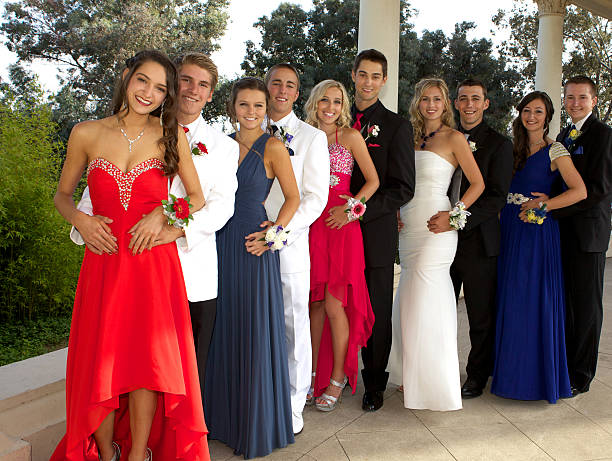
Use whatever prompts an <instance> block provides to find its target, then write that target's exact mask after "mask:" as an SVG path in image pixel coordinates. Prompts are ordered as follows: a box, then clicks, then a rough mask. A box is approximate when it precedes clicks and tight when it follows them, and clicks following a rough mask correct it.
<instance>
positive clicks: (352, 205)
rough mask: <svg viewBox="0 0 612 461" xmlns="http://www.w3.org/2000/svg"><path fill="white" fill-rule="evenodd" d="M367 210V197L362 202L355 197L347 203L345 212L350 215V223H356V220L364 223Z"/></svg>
mask: <svg viewBox="0 0 612 461" xmlns="http://www.w3.org/2000/svg"><path fill="white" fill-rule="evenodd" d="M366 208H367V206H366V204H365V197H361V200H357V199H356V198H354V197H350V198H349V199H348V200H347V201H346V208H345V210H344V212H345V213H347V214H348V220H349V222H351V221H355V220H356V219H359V220H360V221H362V220H363V215H364V213H365V211H366Z"/></svg>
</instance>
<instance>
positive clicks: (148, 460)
mask: <svg viewBox="0 0 612 461" xmlns="http://www.w3.org/2000/svg"><path fill="white" fill-rule="evenodd" d="M144 461H153V452H152V451H151V449H150V448H149V447H147V457H146V458H145V459H144Z"/></svg>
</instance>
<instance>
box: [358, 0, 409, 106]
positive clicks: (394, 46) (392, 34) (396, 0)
mask: <svg viewBox="0 0 612 461" xmlns="http://www.w3.org/2000/svg"><path fill="white" fill-rule="evenodd" d="M399 26H400V0H361V1H360V2H359V38H358V44H357V47H358V48H359V51H362V50H367V49H370V48H374V49H376V50H378V51H380V52H381V53H383V54H384V55H385V56H386V58H387V63H388V69H387V83H386V85H385V86H384V88H383V89H382V91H381V92H380V100H381V101H382V103H383V104H384V105H385V107H387V108H388V109H390V110H392V111H395V112H397V84H398V73H399Z"/></svg>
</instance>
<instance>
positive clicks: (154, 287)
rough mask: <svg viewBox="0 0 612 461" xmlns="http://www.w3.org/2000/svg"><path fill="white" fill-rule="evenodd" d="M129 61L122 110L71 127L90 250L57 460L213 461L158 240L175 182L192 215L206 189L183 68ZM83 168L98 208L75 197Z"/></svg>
mask: <svg viewBox="0 0 612 461" xmlns="http://www.w3.org/2000/svg"><path fill="white" fill-rule="evenodd" d="M126 64H127V68H126V69H125V70H124V71H123V74H122V78H121V81H120V82H119V86H118V88H117V91H116V95H115V98H114V100H113V115H112V116H110V117H107V118H104V119H101V120H94V121H87V122H82V123H79V124H78V125H76V126H75V127H74V128H73V130H72V133H71V134H70V139H69V140H68V149H67V154H66V162H65V163H64V167H63V170H62V175H61V178H60V182H59V185H58V189H57V193H56V196H55V205H56V207H57V209H58V211H59V212H60V213H61V214H62V216H64V218H66V220H67V221H69V222H70V223H72V224H73V225H74V226H75V227H76V228H77V229H78V230H79V232H80V233H81V235H82V236H83V239H84V240H85V243H86V244H87V248H86V250H85V257H84V259H83V265H82V267H81V273H80V276H79V283H78V286H77V292H76V297H75V301H74V310H73V315H72V326H71V330H70V340H69V343H68V364H67V371H66V435H65V437H64V438H63V439H62V441H61V442H60V444H59V446H58V447H57V448H56V450H55V452H54V454H53V455H52V457H51V460H52V461H59V460H79V461H81V460H91V461H96V460H102V461H110V460H112V461H118V460H119V457H120V456H121V452H122V451H123V455H124V456H123V457H122V458H121V459H127V460H129V461H143V460H151V459H152V456H153V455H155V456H156V458H157V459H158V460H172V459H181V460H193V461H196V460H208V459H210V458H209V454H208V445H207V442H206V433H207V430H206V425H205V423H204V415H203V411H202V401H201V396H200V386H199V382H198V374H197V369H196V358H195V351H194V345H193V337H192V332H191V324H190V318H189V307H188V304H187V295H186V292H185V284H184V281H183V276H182V272H181V267H180V263H179V259H178V254H177V250H176V245H175V244H174V243H171V244H166V245H159V246H153V242H154V240H155V237H156V235H157V234H158V233H159V231H160V230H161V228H162V227H161V225H160V223H163V222H164V218H163V214H162V209H161V200H164V199H166V198H167V196H168V178H171V177H172V176H174V175H175V174H179V175H180V177H181V180H182V181H183V184H185V187H186V190H187V193H188V194H189V196H190V197H191V204H192V206H193V208H192V210H191V211H196V210H198V209H199V208H201V207H202V206H203V205H204V197H203V195H202V190H201V188H200V183H199V180H198V176H197V173H196V170H195V168H194V166H193V161H192V159H191V155H190V152H189V147H188V144H187V139H186V138H185V134H184V132H183V130H182V129H179V127H178V126H177V122H176V108H177V101H176V92H177V73H176V69H175V67H174V65H173V64H172V62H171V61H170V60H169V59H168V58H167V57H166V56H165V55H164V54H163V53H160V52H157V51H143V52H140V53H138V54H137V55H136V56H134V57H133V58H131V59H129V60H128V61H127V62H126ZM85 168H87V182H88V185H89V189H90V193H91V199H92V204H93V210H94V215H95V216H88V215H86V214H84V213H82V212H80V211H78V210H77V209H76V208H75V206H74V201H73V199H72V194H73V192H74V189H75V187H76V185H77V183H78V181H79V179H80V178H81V175H82V174H83V170H84V169H85ZM143 215H146V216H145V217H144V218H143ZM163 225H168V224H166V223H164V224H163Z"/></svg>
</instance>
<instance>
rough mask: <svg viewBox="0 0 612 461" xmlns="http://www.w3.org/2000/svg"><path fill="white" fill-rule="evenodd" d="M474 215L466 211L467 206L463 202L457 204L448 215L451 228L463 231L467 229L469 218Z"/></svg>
mask: <svg viewBox="0 0 612 461" xmlns="http://www.w3.org/2000/svg"><path fill="white" fill-rule="evenodd" d="M471 214H472V213H470V212H469V211H467V210H466V209H465V204H464V203H463V202H457V203H455V206H454V207H453V209H452V210H450V212H449V213H448V221H449V222H450V226H451V227H452V228H453V229H455V230H461V229H463V228H464V227H465V224H466V223H467V218H468V216H470V215H471Z"/></svg>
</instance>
